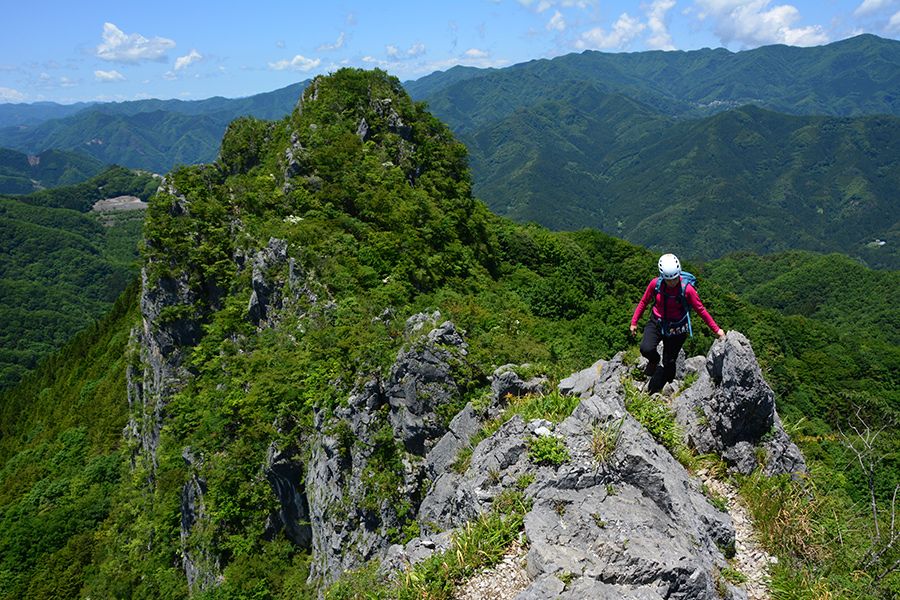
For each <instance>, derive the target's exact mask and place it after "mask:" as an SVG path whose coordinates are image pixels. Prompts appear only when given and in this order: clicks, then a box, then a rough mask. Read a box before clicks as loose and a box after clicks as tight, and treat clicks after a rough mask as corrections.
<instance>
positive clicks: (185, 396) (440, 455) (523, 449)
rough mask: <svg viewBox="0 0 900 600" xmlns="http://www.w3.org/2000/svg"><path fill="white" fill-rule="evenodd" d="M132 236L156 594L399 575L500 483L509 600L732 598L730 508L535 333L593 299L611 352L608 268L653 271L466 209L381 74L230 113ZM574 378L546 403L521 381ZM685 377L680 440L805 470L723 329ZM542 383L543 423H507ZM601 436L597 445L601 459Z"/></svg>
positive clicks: (135, 338)
mask: <svg viewBox="0 0 900 600" xmlns="http://www.w3.org/2000/svg"><path fill="white" fill-rule="evenodd" d="M145 244H146V248H145V252H144V257H145V258H144V265H143V289H142V294H141V314H142V325H141V326H140V327H137V328H135V329H134V330H133V331H132V338H131V339H132V348H133V350H132V353H133V360H132V361H131V366H130V367H129V384H128V399H129V405H130V407H131V409H132V417H131V420H130V422H129V425H128V427H127V428H126V432H125V434H126V437H127V438H128V439H129V440H131V452H132V453H131V458H132V466H133V469H134V473H135V474H136V475H137V476H138V477H137V479H138V483H136V485H137V486H138V487H140V489H141V490H142V492H141V493H140V494H141V497H143V498H145V499H146V500H145V502H146V504H145V506H146V510H147V512H148V513H151V514H154V515H158V516H157V517H154V518H156V519H157V520H156V521H152V523H151V524H150V525H147V526H146V527H145V528H144V529H143V530H138V529H137V527H138V525H135V526H134V527H135V528H136V529H135V535H136V536H138V537H139V538H140V539H144V540H145V545H146V546H147V547H148V548H156V550H153V551H154V552H157V553H159V554H164V555H167V556H169V557H171V558H169V559H167V560H168V566H166V567H165V568H164V570H165V569H167V571H166V572H167V573H168V575H166V577H167V578H169V579H167V580H166V581H165V582H162V583H159V582H160V581H162V580H163V578H162V577H160V578H159V579H158V580H157V583H154V584H153V585H158V586H160V587H159V589H163V588H165V586H170V587H169V588H166V589H170V590H171V589H172V588H171V586H172V585H173V584H172V583H171V582H170V580H171V578H172V577H174V575H173V574H172V573H173V572H174V571H177V572H178V573H179V575H178V576H179V577H184V580H185V581H186V586H185V587H186V589H188V590H190V593H192V594H195V595H196V594H204V593H208V594H214V593H221V594H223V595H224V597H231V596H230V595H229V594H234V595H235V597H237V596H239V595H240V594H238V593H237V592H236V591H235V590H238V589H240V590H246V589H256V588H255V587H254V586H257V587H258V588H259V589H267V590H268V591H267V592H266V593H267V594H269V595H271V596H272V597H275V594H274V592H272V589H273V588H275V587H279V588H284V587H285V586H289V585H292V584H291V583H290V582H291V581H292V579H291V578H292V575H291V574H292V573H295V572H299V570H300V569H299V566H298V565H300V564H301V563H304V562H305V560H304V559H303V558H302V557H308V570H307V571H303V573H304V578H306V579H307V580H308V583H309V585H311V586H313V587H314V588H317V589H319V590H324V589H326V587H327V586H329V585H331V584H333V583H334V582H336V581H338V580H339V579H340V578H341V576H342V574H343V573H345V572H347V571H351V570H354V569H358V568H360V567H361V566H364V565H367V564H383V569H382V572H384V573H386V574H387V573H389V572H390V571H391V570H392V569H394V570H396V571H399V572H405V569H406V568H407V567H408V565H409V564H411V563H415V562H417V561H420V560H422V559H424V558H426V557H428V556H430V555H434V552H435V551H438V550H440V549H442V548H444V549H445V548H447V547H448V546H447V545H448V544H449V543H450V540H452V532H453V531H454V530H456V529H457V528H461V527H465V526H466V525H467V523H470V522H472V521H474V520H477V519H478V518H481V517H483V516H484V515H486V514H488V513H490V512H491V511H492V507H495V506H497V505H498V504H500V501H499V500H498V498H501V497H506V495H507V494H508V493H509V492H510V491H517V492H518V493H519V494H520V496H517V497H519V498H520V500H521V507H522V509H523V510H522V511H521V514H520V517H521V518H522V533H523V539H526V540H527V545H528V554H527V564H528V573H529V575H530V577H531V578H532V579H533V583H532V584H531V585H530V586H529V587H528V588H527V589H526V590H525V591H524V592H523V595H522V598H523V599H525V598H556V597H565V598H598V597H599V598H603V597H610V598H613V597H616V598H621V597H633V598H639V597H640V598H651V597H665V598H716V597H720V594H723V593H726V594H728V595H730V597H735V598H740V597H741V591H740V590H738V589H737V588H733V587H731V588H728V589H727V590H726V589H725V588H723V585H722V582H721V577H720V575H719V574H720V573H721V571H723V570H724V569H726V568H727V565H728V563H727V559H728V557H729V556H730V554H731V553H732V552H733V545H734V527H733V524H732V522H731V519H730V517H729V516H728V515H727V514H725V513H722V512H720V511H719V510H717V509H716V508H714V507H713V506H712V504H710V502H709V501H708V499H707V498H706V497H705V496H704V494H703V493H702V491H701V485H700V484H699V483H698V481H697V479H696V478H695V477H694V476H692V475H691V474H690V473H688V471H687V470H686V469H685V467H683V466H682V465H681V464H680V463H679V462H678V461H677V460H675V459H674V458H673V456H672V454H671V453H670V450H669V449H667V448H665V447H664V446H662V445H661V444H660V443H659V442H658V441H657V440H656V439H655V438H654V437H653V435H651V433H649V432H648V431H647V429H646V428H645V427H644V426H643V425H641V424H640V423H639V422H638V421H637V420H636V419H635V418H634V417H632V416H631V414H630V413H629V411H628V410H627V406H626V404H627V401H626V389H629V388H628V386H629V385H630V381H631V378H632V368H633V367H634V365H628V364H626V363H625V360H624V358H623V355H622V354H619V355H617V356H615V357H614V358H611V359H610V360H601V361H599V362H596V359H595V358H589V355H586V354H585V353H584V352H583V351H582V350H581V349H582V348H584V346H580V345H579V344H582V342H575V341H572V338H573V337H577V336H573V334H570V333H567V332H564V330H563V329H561V328H560V326H559V325H558V323H561V322H564V320H565V319H574V318H575V317H578V316H579V315H587V314H588V313H590V312H591V311H594V312H593V313H591V314H592V315H593V316H592V317H591V318H592V319H594V321H586V322H589V323H595V324H593V325H590V327H591V328H592V329H588V330H585V331H584V332H583V336H584V337H587V338H589V339H590V341H589V342H588V344H591V345H592V346H593V348H594V350H595V351H603V350H602V347H601V346H600V345H599V344H600V342H599V340H601V339H602V340H604V341H603V344H605V346H606V348H607V349H609V348H613V347H615V346H616V345H618V346H619V347H624V345H625V344H624V328H620V327H617V326H615V325H610V326H608V327H607V326H606V325H601V324H603V323H606V322H607V321H609V322H613V323H615V322H625V319H624V318H622V316H621V313H622V311H623V310H628V308H627V305H626V303H625V302H624V301H622V302H616V301H615V300H616V299H624V298H628V297H636V296H637V293H636V290H637V289H639V288H638V284H637V283H632V282H628V283H627V284H626V283H623V282H622V280H621V271H620V268H621V265H622V263H623V262H628V261H631V263H632V266H633V267H635V269H634V270H636V271H641V267H642V266H643V263H648V262H649V259H648V258H646V257H643V256H641V255H640V252H639V251H637V250H629V249H627V248H626V247H625V245H624V244H623V243H619V242H616V241H613V240H611V239H610V238H605V237H602V236H599V235H594V234H590V233H586V234H582V235H581V236H580V237H575V238H565V237H563V236H551V235H550V234H548V233H545V232H540V231H536V232H533V233H529V232H528V230H527V229H526V230H522V229H517V228H515V227H513V226H512V225H510V224H506V223H505V222H502V221H499V220H497V219H496V218H495V217H492V216H491V215H489V214H488V212H487V211H486V209H485V208H484V206H483V205H482V204H480V203H479V202H477V201H476V200H475V199H474V198H472V196H471V191H470V179H469V176H468V173H467V171H466V157H465V150H464V148H462V147H461V146H460V145H459V144H458V143H456V142H455V141H454V140H453V138H452V136H450V134H449V132H448V131H447V129H446V127H444V126H443V125H442V124H441V123H439V122H438V121H436V120H435V119H434V118H433V117H431V116H430V115H429V114H428V113H427V112H426V111H425V108H424V107H423V106H421V105H417V104H413V103H411V102H410V101H409V98H408V97H407V96H406V95H405V94H404V93H403V92H402V89H401V88H400V86H399V83H398V82H397V81H396V80H394V79H393V78H389V77H387V76H386V75H384V74H383V73H380V72H374V73H365V72H358V71H352V70H342V71H340V72H338V73H336V74H335V75H332V76H330V77H327V78H324V77H323V78H318V79H316V80H314V81H313V83H312V84H311V85H310V86H309V88H308V89H307V90H306V92H305V93H304V96H303V98H302V99H301V101H300V102H299V103H298V106H297V109H296V110H295V111H294V113H293V114H292V115H290V116H289V117H287V118H286V119H284V120H283V121H279V122H264V121H257V120H254V119H241V120H238V121H235V122H234V123H232V125H231V126H230V127H229V131H228V133H227V134H226V137H225V139H224V140H223V144H222V152H221V156H220V159H219V160H218V161H217V162H216V163H215V164H213V165H207V166H202V167H189V168H182V169H178V170H176V171H174V172H173V173H170V174H169V175H168V176H167V177H166V180H165V183H164V185H163V186H162V187H161V189H160V192H159V193H158V194H157V196H156V198H155V199H154V201H153V203H152V205H151V208H150V210H149V215H148V219H147V226H146V232H145ZM629 252H631V253H633V254H634V256H632V255H629ZM644 273H646V271H643V272H639V273H638V274H637V275H633V276H632V277H633V278H634V279H635V281H637V280H639V279H641V278H643V276H644ZM601 274H602V276H601ZM629 286H630V287H629ZM631 288H633V289H631ZM523 298H524V299H525V300H523ZM526 300H527V304H525V301H526ZM487 306H493V307H495V308H496V312H494V313H492V314H488V313H489V311H488V310H487V309H486V307H487ZM623 306H625V308H623ZM436 307H440V309H437V308H436ZM442 311H447V312H449V313H450V314H448V315H445V314H444V312H442ZM459 319H463V320H465V321H466V322H467V325H460V323H459ZM523 320H524V321H525V322H523ZM464 327H472V328H473V330H472V331H467V330H466V329H464ZM613 329H615V330H616V331H618V333H615V334H613V333H610V331H612V330H613ZM535 331H542V333H541V334H540V337H539V336H538V334H536V333H535ZM601 332H602V335H601V334H600V333H601ZM548 340H549V341H548ZM610 354H611V353H610ZM532 357H535V358H539V359H541V360H542V361H543V362H544V365H543V366H540V367H528V366H526V365H524V364H523V363H525V362H526V360H528V359H531V358H532ZM509 362H512V363H513V364H507V366H506V367H500V368H498V364H499V365H502V364H506V363H509ZM682 362H683V361H682ZM589 363H594V364H593V366H591V367H589V368H588V369H586V370H583V371H579V372H576V373H575V374H574V375H571V376H568V377H565V378H564V379H562V381H561V383H560V384H559V387H558V388H557V389H552V388H551V386H550V384H549V383H548V381H549V379H548V377H540V376H538V377H533V378H532V377H531V376H528V377H524V378H523V377H521V376H520V375H518V374H517V373H524V372H526V371H529V370H533V371H535V373H536V374H538V375H543V376H549V375H553V374H554V373H551V372H553V371H555V374H556V375H557V376H559V375H560V374H561V375H562V376H566V375H569V374H570V373H571V372H572V371H571V370H569V371H568V372H565V371H562V370H564V369H567V368H569V367H570V366H571V365H573V364H580V365H584V364H589ZM519 365H522V366H519ZM689 365H693V366H692V367H690V366H689V367H684V366H683V365H682V367H681V375H682V377H683V376H684V373H685V368H689V369H692V370H693V371H694V372H695V373H697V374H698V377H697V381H696V383H694V384H693V386H691V387H689V388H688V389H687V390H686V391H685V392H684V393H683V394H682V395H680V396H679V397H678V399H677V401H676V404H675V406H674V408H672V410H673V411H674V413H675V414H677V415H678V416H679V418H680V419H681V421H682V425H683V427H684V430H685V432H686V434H687V442H689V443H690V444H692V445H693V446H694V447H695V448H697V449H698V450H699V451H700V452H704V453H706V452H711V451H715V452H718V453H720V454H721V455H722V457H723V459H724V460H725V461H726V463H727V464H729V465H730V466H731V467H732V468H734V469H735V470H738V471H741V472H748V471H749V470H753V469H754V468H755V467H756V466H757V462H758V458H759V457H760V456H762V455H763V454H765V456H766V457H767V458H766V469H767V471H768V472H770V473H772V474H777V473H786V472H790V473H793V472H802V471H803V470H804V469H805V465H804V464H803V460H802V456H800V454H799V451H797V449H796V447H795V446H793V445H792V444H791V443H790V440H788V439H787V438H786V435H785V434H784V431H783V429H782V428H781V425H780V420H779V419H778V416H777V414H776V412H775V406H774V394H773V393H772V391H771V389H770V388H768V386H767V385H766V384H765V381H764V380H763V378H762V376H761V373H760V370H759V366H758V365H757V363H756V359H755V357H754V356H753V352H752V349H751V348H750V346H749V343H748V342H747V340H746V338H744V337H743V336H741V335H740V334H739V333H737V332H732V333H731V334H729V338H728V340H727V341H726V342H722V343H717V344H716V345H714V346H713V347H712V349H711V350H710V353H709V355H708V356H707V357H706V359H705V361H704V360H703V359H699V360H693V361H689ZM548 396H552V397H553V398H555V399H556V400H558V401H559V403H560V404H561V405H563V406H565V407H567V409H566V410H565V411H564V412H565V414H562V415H558V417H559V418H555V417H554V418H550V417H549V415H546V416H547V418H543V417H542V418H528V419H525V418H523V417H522V416H521V414H518V415H514V414H513V412H514V411H511V410H510V404H511V403H512V402H513V399H515V398H525V399H526V400H525V401H526V402H530V401H531V400H532V399H534V398H542V397H548ZM657 400H659V401H661V399H657ZM701 412H703V413H704V415H705V418H699V415H700V413H701ZM738 423H739V424H740V427H737V426H736V424H738ZM498 425H499V428H497V426H498ZM598 431H606V432H607V433H609V432H613V431H614V432H615V434H616V435H614V436H613V443H612V446H611V449H610V450H609V451H608V452H607V453H606V454H604V455H603V456H602V457H599V456H598V454H597V451H596V450H595V449H592V446H593V437H594V436H595V435H597V432H598ZM550 447H554V448H555V449H556V451H557V452H558V453H559V454H558V455H554V456H557V457H563V458H562V459H560V460H549V461H548V460H547V457H546V456H544V455H543V454H542V452H546V451H547V450H546V449H547V448H550ZM540 448H545V450H543V451H542V450H540ZM469 452H470V453H471V456H470V458H469V459H468V463H466V460H465V459H464V458H463V457H464V456H465V455H466V454H467V453H469ZM135 495H138V494H137V493H136V494H135ZM140 526H141V527H143V525H140ZM160 548H162V550H159V549H160ZM129 561H131V562H130V563H129V565H130V566H129V568H130V569H133V571H134V572H135V573H140V572H141V568H142V567H141V566H140V565H138V564H137V562H138V561H137V560H135V559H133V558H130V559H129ZM182 574H183V575H182ZM142 577H143V576H141V577H138V576H135V580H138V579H140V580H141V581H142V582H143V581H145V580H144V579H142ZM148 580H149V579H148ZM295 583H296V582H295ZM138 585H144V586H150V585H151V584H150V583H141V584H138ZM726 587H727V586H726ZM723 590H724V591H723ZM242 593H243V592H242Z"/></svg>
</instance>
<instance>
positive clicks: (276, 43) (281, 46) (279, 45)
mask: <svg viewBox="0 0 900 600" xmlns="http://www.w3.org/2000/svg"><path fill="white" fill-rule="evenodd" d="M275 47H276V48H284V42H275Z"/></svg>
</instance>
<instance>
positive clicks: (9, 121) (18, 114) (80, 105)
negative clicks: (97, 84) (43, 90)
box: [0, 102, 92, 127]
mask: <svg viewBox="0 0 900 600" xmlns="http://www.w3.org/2000/svg"><path fill="white" fill-rule="evenodd" d="M91 104H92V103H91V102H76V103H75V104H58V103H56V102H34V103H32V104H25V103H20V104H10V103H5V104H0V127H9V126H11V125H25V126H33V125H40V124H41V123H43V122H44V121H48V120H50V119H61V118H63V117H68V116H69V115H74V114H75V113H77V112H80V111H82V110H84V109H85V108H87V107H89V106H90V105H91Z"/></svg>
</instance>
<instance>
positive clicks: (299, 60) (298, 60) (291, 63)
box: [269, 54, 322, 71]
mask: <svg viewBox="0 0 900 600" xmlns="http://www.w3.org/2000/svg"><path fill="white" fill-rule="evenodd" d="M321 62H322V61H321V59H318V58H317V59H315V60H313V59H311V58H306V57H305V56H301V55H299V54H298V55H297V56H295V57H294V58H293V59H291V60H287V59H282V60H279V61H278V62H274V63H271V62H270V63H269V69H271V70H273V71H311V70H313V69H315V68H316V67H318V66H319V64H320V63H321Z"/></svg>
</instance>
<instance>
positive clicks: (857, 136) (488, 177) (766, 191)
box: [0, 35, 900, 269]
mask: <svg viewBox="0 0 900 600" xmlns="http://www.w3.org/2000/svg"><path fill="white" fill-rule="evenodd" d="M307 84H308V82H300V83H297V84H294V85H293V86H290V87H287V88H284V89H281V90H277V91H274V92H271V93H268V94H260V95H257V96H251V97H248V98H243V99H237V100H228V99H224V98H212V99H209V100H203V101H193V102H185V101H178V100H169V101H160V100H142V101H135V102H124V103H111V104H94V105H90V106H86V107H84V108H83V109H82V110H81V111H80V112H77V113H75V114H69V115H68V116H63V117H61V118H53V119H49V120H45V121H43V122H41V123H40V124H32V125H25V124H23V123H25V122H26V121H27V122H29V123H31V122H34V121H35V120H38V119H39V115H42V116H45V117H46V116H47V115H48V114H50V113H51V107H48V106H47V105H37V106H35V107H34V112H33V113H28V111H27V110H25V108H24V107H23V106H21V105H16V107H17V108H16V111H12V110H11V109H10V110H9V111H4V110H0V125H3V124H7V123H10V121H7V119H11V118H13V117H12V116H11V115H14V116H15V118H16V119H18V120H19V121H18V124H15V125H13V126H7V127H4V128H2V129H0V146H5V147H8V148H12V149H15V150H17V151H20V152H23V153H26V154H29V155H34V154H37V153H39V152H42V151H44V150H45V149H48V148H60V149H65V150H71V151H77V152H80V153H83V154H87V155H89V156H91V157H93V158H96V159H98V160H101V161H104V162H107V163H115V164H121V165H124V166H128V167H139V168H144V169H147V170H150V171H155V172H159V173H164V172H167V171H168V170H169V169H171V168H172V167H173V166H175V165H177V164H196V163H206V162H211V161H213V160H215V158H216V157H217V155H218V149H219V144H220V141H221V138H222V135H223V134H224V131H225V127H226V126H227V124H228V123H229V122H230V121H231V120H232V119H234V118H236V117H237V116H243V115H252V116H254V117H256V118H260V119H278V118H281V117H282V116H284V115H285V114H287V113H289V112H290V111H291V110H292V109H293V108H294V106H295V104H296V102H297V100H298V99H299V97H300V93H301V91H302V90H303V89H304V88H305V87H306V85H307ZM404 85H405V87H406V88H407V90H408V91H409V93H410V95H411V96H412V97H413V99H416V100H425V101H426V102H427V103H428V105H429V106H430V109H431V111H432V112H433V113H434V114H435V115H436V116H437V117H438V118H440V119H441V120H442V121H444V122H445V123H447V124H448V125H449V126H450V127H451V128H452V129H453V131H454V132H455V133H456V134H457V136H458V137H459V138H460V139H461V140H462V141H463V142H464V143H465V144H466V146H467V147H468V148H469V151H470V154H471V165H472V171H473V177H474V181H475V192H476V195H477V196H478V197H479V198H481V199H482V200H484V201H485V202H486V203H487V204H488V206H489V207H490V208H491V210H493V211H494V212H496V213H498V214H501V215H505V216H509V217H511V218H513V219H515V220H518V221H535V222H538V223H541V224H542V225H545V226H546V227H548V228H551V229H557V230H561V229H580V228H584V227H590V228H597V229H600V230H602V231H604V232H606V233H610V234H612V235H616V236H618V237H622V238H624V239H627V240H629V241H634V242H636V243H640V244H643V245H645V246H647V247H649V248H651V249H655V250H662V249H671V250H673V251H676V252H679V253H682V254H684V255H686V256H688V257H693V258H706V259H713V258H717V257H719V256H722V255H724V254H726V253H728V252H731V251H734V250H748V251H753V252H758V253H769V252H776V251H783V250H789V249H806V250H815V251H823V252H841V253H844V254H847V255H850V256H852V257H854V258H856V259H858V260H862V261H864V262H865V263H866V264H868V265H869V266H872V267H875V268H892V269H896V268H900V221H898V220H897V219H895V218H893V217H892V216H891V215H894V214H897V212H898V211H897V208H900V207H898V206H897V205H896V201H895V200H894V195H893V192H892V190H895V189H897V188H898V186H900V181H898V178H900V170H898V169H897V166H898V165H897V163H896V156H895V152H894V148H895V147H897V146H898V143H897V142H898V141H900V140H898V137H897V136H898V132H900V125H898V123H900V122H898V118H900V42H898V41H895V40H887V39H882V38H878V37H876V36H872V35H861V36H857V37H854V38H851V39H848V40H844V41H841V42H835V43H833V44H829V45H826V46H820V47H813V48H796V47H789V46H767V47H762V48H758V49H755V50H749V51H744V52H738V53H733V52H730V51H728V50H725V49H715V50H711V49H703V50H696V51H690V52H680V51H679V52H661V51H660V52H638V53H620V54H610V53H603V52H593V51H587V52H584V53H581V54H569V55H566V56H561V57H558V58H555V59H550V60H536V61H531V62H528V63H523V64H520V65H515V66H512V67H509V68H505V69H476V68H472V67H455V68H452V69H450V70H448V71H446V72H438V73H433V74H431V75H428V76H426V77H423V78H421V79H419V80H416V81H410V82H406V83H405V84H404ZM61 110H62V109H61ZM67 110H68V109H67Z"/></svg>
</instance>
